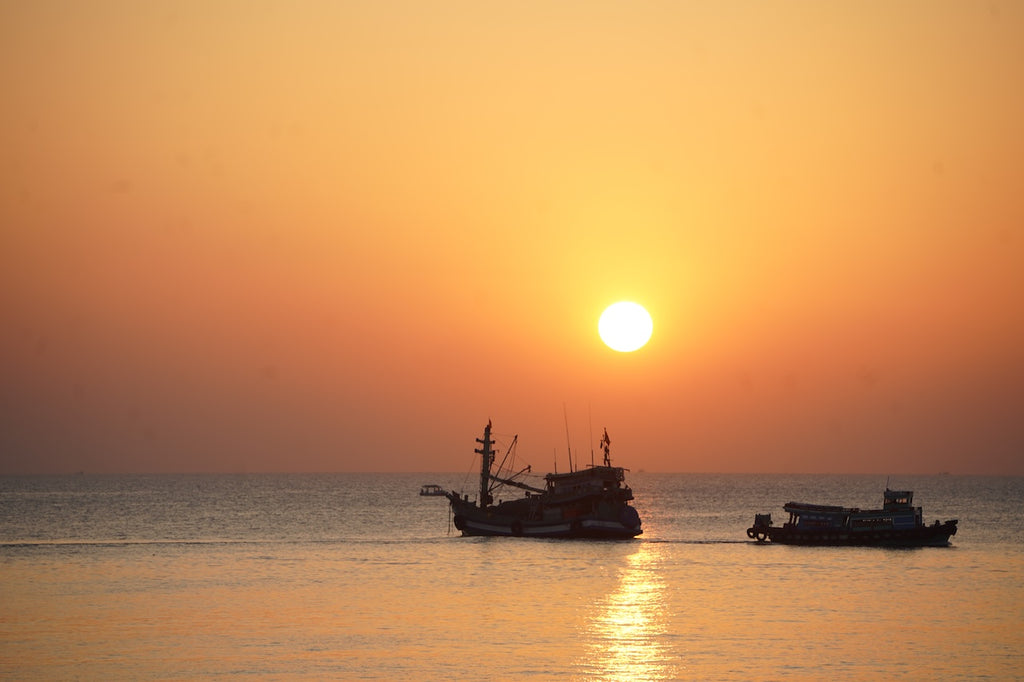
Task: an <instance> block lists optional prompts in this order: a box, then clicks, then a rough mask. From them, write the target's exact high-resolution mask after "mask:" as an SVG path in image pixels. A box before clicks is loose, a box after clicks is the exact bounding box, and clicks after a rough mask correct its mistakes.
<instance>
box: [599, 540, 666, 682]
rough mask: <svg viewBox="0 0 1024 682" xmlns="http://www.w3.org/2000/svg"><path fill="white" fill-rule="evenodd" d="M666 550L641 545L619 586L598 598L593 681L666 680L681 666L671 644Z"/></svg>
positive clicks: (622, 571) (621, 574) (627, 563)
mask: <svg viewBox="0 0 1024 682" xmlns="http://www.w3.org/2000/svg"><path fill="white" fill-rule="evenodd" d="M661 555H662V552H661V550H660V549H659V547H658V545H657V544H655V543H639V544H638V546H637V550H636V551H635V552H633V553H632V554H630V555H629V556H627V557H625V563H624V565H623V566H622V568H621V569H620V572H619V581H618V586H617V587H616V588H615V590H614V591H613V592H611V593H610V594H608V595H606V596H605V597H603V598H601V599H599V600H598V602H597V604H596V606H597V612H596V615H595V616H594V618H593V621H592V623H591V625H590V627H591V632H592V635H593V636H592V638H591V651H590V658H589V661H588V662H587V664H588V665H587V667H588V668H590V669H591V670H592V671H593V677H590V678H589V679H602V680H615V681H619V680H621V681H622V682H626V681H627V680H628V681H629V682H632V681H633V680H666V679H674V678H675V676H676V672H677V669H676V665H675V664H674V660H673V657H672V655H671V653H670V651H669V649H668V647H667V646H666V639H667V638H668V637H669V632H668V624H667V621H666V617H665V615H666V614H665V613H664V608H665V599H666V597H665V582H664V580H663V579H662V577H661V570H660V569H661V561H662V556H661Z"/></svg>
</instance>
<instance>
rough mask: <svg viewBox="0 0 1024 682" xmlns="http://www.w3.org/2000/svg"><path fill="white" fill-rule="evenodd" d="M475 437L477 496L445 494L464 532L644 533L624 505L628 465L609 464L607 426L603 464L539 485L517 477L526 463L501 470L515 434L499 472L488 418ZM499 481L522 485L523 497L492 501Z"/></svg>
mask: <svg viewBox="0 0 1024 682" xmlns="http://www.w3.org/2000/svg"><path fill="white" fill-rule="evenodd" d="M477 442H478V443H480V444H481V445H482V446H483V447H481V448H479V449H477V450H476V452H477V453H478V454H479V455H480V459H481V462H480V493H479V496H478V499H477V500H476V501H475V502H472V501H470V500H469V496H468V495H464V496H460V495H459V494H458V493H457V492H455V491H451V492H449V493H447V495H448V500H449V502H450V504H451V508H452V512H453V519H452V520H453V522H454V523H455V527H456V528H458V529H459V530H460V531H462V534H463V535H503V536H514V537H535V538H606V539H615V538H621V539H625V538H632V537H636V536H637V535H640V534H641V533H642V532H643V530H642V529H641V527H640V515H639V514H638V513H637V511H636V509H635V508H633V507H632V506H630V505H629V504H628V502H629V501H630V500H632V499H633V491H632V490H631V489H630V488H629V486H628V485H626V484H625V472H626V469H624V468H622V467H613V466H612V465H611V457H610V455H609V447H610V445H611V440H609V438H608V432H607V431H605V433H604V438H602V440H601V446H602V449H603V450H604V464H603V465H600V466H593V465H591V466H590V467H588V468H586V469H581V470H579V471H571V472H569V473H566V474H548V475H547V476H545V477H544V482H545V487H543V488H540V487H535V486H532V485H529V484H527V483H524V482H522V481H520V480H516V479H517V478H518V477H520V476H521V475H523V474H526V473H528V472H529V471H530V467H529V466H527V467H526V468H525V469H523V470H521V471H519V472H517V473H512V474H503V473H502V471H503V469H502V467H503V466H504V464H505V461H506V460H507V459H508V457H509V454H510V452H512V451H513V450H514V449H515V439H513V442H512V445H511V446H510V447H509V449H508V451H506V453H505V456H504V458H503V461H502V464H501V465H499V466H498V469H497V472H492V470H491V469H492V465H493V464H494V460H495V455H496V454H497V452H496V451H495V449H494V445H495V442H494V441H493V440H492V439H491V423H490V422H487V426H486V427H485V428H484V437H483V438H482V439H480V438H478V439H477ZM503 486H511V487H514V488H518V489H520V490H524V491H526V496H525V497H521V498H519V499H513V500H508V501H505V502H501V501H499V502H498V503H497V504H494V493H495V492H496V491H497V490H498V489H500V488H501V487H503Z"/></svg>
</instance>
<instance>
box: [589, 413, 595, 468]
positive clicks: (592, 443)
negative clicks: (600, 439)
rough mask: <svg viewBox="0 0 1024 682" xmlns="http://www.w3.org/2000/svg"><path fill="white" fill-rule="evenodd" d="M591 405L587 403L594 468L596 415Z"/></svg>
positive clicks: (591, 458)
mask: <svg viewBox="0 0 1024 682" xmlns="http://www.w3.org/2000/svg"><path fill="white" fill-rule="evenodd" d="M590 408H591V405H590V403H587V420H588V421H589V422H590V434H589V436H590V438H588V440H589V441H590V466H591V467H593V466H594V414H593V410H591V409H590Z"/></svg>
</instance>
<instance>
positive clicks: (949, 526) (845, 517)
mask: <svg viewBox="0 0 1024 682" xmlns="http://www.w3.org/2000/svg"><path fill="white" fill-rule="evenodd" d="M913 500H914V493H913V492H911V491H909V490H890V489H888V488H886V489H885V499H884V502H883V504H882V508H881V509H857V508H850V507H834V506H830V505H823V504H806V503H803V502H789V503H788V504H786V505H784V506H783V509H785V510H786V511H787V512H789V521H787V522H786V523H784V524H782V525H781V526H774V525H772V515H771V514H755V515H754V525H753V526H751V527H750V528H748V529H747V537H749V538H751V539H752V540H757V541H758V542H766V541H769V540H770V541H771V542H775V543H779V544H783V545H832V546H842V545H857V546H878V547H945V546H947V545H949V538H950V537H952V536H953V535H956V524H957V519H953V520H951V521H946V522H944V523H943V522H939V521H936V522H935V523H933V524H932V525H925V523H924V518H923V516H922V514H921V507H915V506H914V505H913Z"/></svg>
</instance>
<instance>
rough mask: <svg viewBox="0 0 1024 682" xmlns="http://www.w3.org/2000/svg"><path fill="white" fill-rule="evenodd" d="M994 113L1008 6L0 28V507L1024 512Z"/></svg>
mask: <svg viewBox="0 0 1024 682" xmlns="http://www.w3.org/2000/svg"><path fill="white" fill-rule="evenodd" d="M1022 84H1024V4H1022V3H1017V2H983V3H974V2H962V1H957V2H944V1H941V0H939V1H936V0H925V1H909V2H898V3H891V2H867V3H865V2H844V1H837V2H810V1H801V2H771V3H769V2H730V1H728V0H727V1H724V2H675V1H665V2H658V1H650V2H600V1H594V0H587V1H585V2H549V1H544V2H529V1H527V2H478V1H476V0H474V1H472V2H469V1H466V2H459V1H455V2H419V1H417V2H391V1H381V2H337V1H333V0H332V1H324V2H316V1H305V2H303V1H300V2H259V1H253V0H244V1H242V0H240V1H238V2H234V1H214V2H207V1H205V0H204V1H202V2H187V1H182V2H179V1H174V2H159V1H155V2H137V1H135V0H129V1H126V2H107V1H104V0H98V1H95V2H70V1H69V2H61V1H48V0H42V1H40V2H17V1H13V0H12V1H2V2H0V92H2V97H3V101H4V104H3V106H2V107H0V142H2V149H3V153H2V158H3V162H2V164H0V306H2V307H0V313H2V321H0V473H20V472H73V471H79V470H83V471H88V472H150V471H155V472H177V471H181V472H200V471H250V472H256V471H467V470H469V469H471V468H472V467H473V448H474V447H475V445H476V444H475V443H474V441H473V439H474V438H475V437H477V436H479V434H480V431H481V429H482V427H483V426H484V424H485V423H486V422H487V420H488V419H489V418H491V419H493V420H494V424H495V429H496V431H498V432H499V433H504V434H511V433H518V434H519V436H520V446H519V456H520V457H521V458H525V459H526V460H528V461H532V462H533V463H534V464H535V466H536V468H537V469H539V470H544V471H546V470H550V466H551V463H552V460H553V458H554V457H555V453H557V454H558V457H559V458H560V462H561V463H560V467H561V468H564V467H566V466H567V462H566V458H565V449H566V423H565V422H566V420H567V421H568V425H569V431H570V440H571V442H572V447H573V448H574V449H575V450H577V451H579V452H580V453H582V456H583V458H584V459H589V449H590V447H591V443H595V444H596V440H597V438H598V437H599V435H600V430H601V428H602V427H607V428H608V431H609V434H610V435H611V438H612V441H613V456H615V457H616V460H615V461H616V463H618V464H621V465H623V466H627V467H630V468H632V469H641V468H643V469H647V470H649V471H698V472H703V471H707V472H865V473H879V474H900V473H934V472H941V471H950V472H953V473H995V474H999V473H1010V474H1024V166H1022V160H1024V123H1022V122H1024V87H1022ZM621 299H629V300H635V301H638V302H640V303H642V304H643V305H645V306H646V307H647V308H648V310H649V311H650V312H651V315H652V317H653V318H654V325H655V328H654V336H653V337H652V339H651V342H650V343H649V344H648V345H647V346H646V347H645V348H644V349H642V350H641V351H638V352H636V353H632V354H620V353H616V352H614V351H611V350H609V349H608V348H606V347H605V346H604V345H603V344H602V343H601V341H600V339H599V338H598V335H597V319H598V316H599V315H600V313H601V311H602V310H603V309H604V307H605V306H607V305H608V304H610V303H612V302H614V301H617V300H621Z"/></svg>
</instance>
